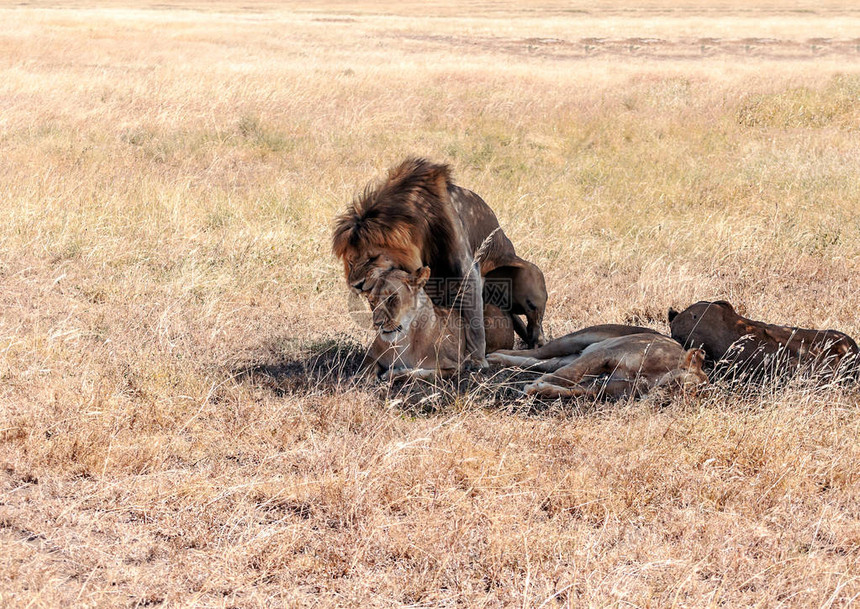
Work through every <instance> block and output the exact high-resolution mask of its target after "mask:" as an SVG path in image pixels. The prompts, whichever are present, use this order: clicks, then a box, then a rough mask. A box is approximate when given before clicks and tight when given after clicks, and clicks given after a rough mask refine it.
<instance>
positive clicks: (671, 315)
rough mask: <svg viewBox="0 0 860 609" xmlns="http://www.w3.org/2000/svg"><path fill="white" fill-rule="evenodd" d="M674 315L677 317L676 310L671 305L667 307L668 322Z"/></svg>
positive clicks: (670, 321)
mask: <svg viewBox="0 0 860 609" xmlns="http://www.w3.org/2000/svg"><path fill="white" fill-rule="evenodd" d="M676 317H678V312H677V311H676V310H675V309H673V308H672V307H669V323H672V321H673V320H674V319H675V318H676Z"/></svg>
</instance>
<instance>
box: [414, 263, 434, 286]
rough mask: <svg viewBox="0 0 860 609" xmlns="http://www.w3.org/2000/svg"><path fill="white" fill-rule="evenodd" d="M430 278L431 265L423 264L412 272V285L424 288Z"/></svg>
mask: <svg viewBox="0 0 860 609" xmlns="http://www.w3.org/2000/svg"><path fill="white" fill-rule="evenodd" d="M428 279H430V267H429V266H422V267H421V268H420V269H418V270H417V271H415V272H414V273H412V282H411V283H412V285H413V286H415V287H416V288H423V287H424V286H425V285H426V283H427V280H428Z"/></svg>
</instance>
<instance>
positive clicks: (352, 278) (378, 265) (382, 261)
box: [343, 248, 397, 293]
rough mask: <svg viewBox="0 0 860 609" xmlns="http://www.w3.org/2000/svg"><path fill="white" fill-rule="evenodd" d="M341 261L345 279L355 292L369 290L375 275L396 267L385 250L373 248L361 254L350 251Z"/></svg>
mask: <svg viewBox="0 0 860 609" xmlns="http://www.w3.org/2000/svg"><path fill="white" fill-rule="evenodd" d="M343 263H344V273H345V274H346V281H347V283H348V284H349V287H350V288H351V289H353V290H355V291H356V292H357V293H363V292H367V291H369V290H370V286H371V285H372V284H373V282H374V278H375V277H378V276H379V275H381V274H383V273H384V272H385V271H388V270H391V269H393V268H395V267H397V264H395V261H394V260H393V259H392V258H391V257H390V256H389V255H388V253H387V252H386V251H385V250H382V249H375V248H369V249H368V250H367V251H365V252H363V253H361V254H359V253H358V252H350V255H347V256H346V257H344V262H343Z"/></svg>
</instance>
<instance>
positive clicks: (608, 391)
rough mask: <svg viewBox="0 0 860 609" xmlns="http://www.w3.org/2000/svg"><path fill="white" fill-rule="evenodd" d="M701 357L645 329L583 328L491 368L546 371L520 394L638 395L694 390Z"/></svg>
mask: <svg viewBox="0 0 860 609" xmlns="http://www.w3.org/2000/svg"><path fill="white" fill-rule="evenodd" d="M704 357H705V354H704V353H703V352H702V351H701V350H700V349H690V350H689V351H685V350H684V349H683V348H682V347H681V346H680V345H679V344H678V343H677V342H675V341H674V340H672V339H671V338H669V337H668V336H663V335H662V334H658V333H657V332H655V331H654V330H650V329H648V328H639V327H636V326H620V325H614V324H607V325H602V326H594V327H591V328H585V329H583V330H579V331H578V332H574V333H572V334H568V335H567V336H563V337H561V338H559V339H556V340H553V341H550V342H549V343H547V344H546V345H544V346H543V347H541V348H539V349H529V350H525V351H499V352H497V353H493V354H492V355H489V356H487V359H488V361H489V362H490V363H491V364H498V365H503V366H518V367H523V368H530V369H536V370H540V371H541V372H547V373H548V374H545V375H543V376H542V377H541V378H539V379H538V380H536V381H535V382H534V383H531V384H530V385H527V386H526V388H525V392H526V393H527V394H529V395H538V396H540V397H544V398H563V397H579V396H589V397H592V398H598V397H601V398H604V397H605V398H620V397H624V396H633V397H638V396H642V395H644V394H646V393H648V391H650V390H651V389H653V388H655V387H667V388H669V389H670V390H673V391H675V390H684V391H689V390H695V388H697V387H698V386H699V385H703V384H705V383H707V382H708V377H707V375H706V374H705V373H704V372H702V362H703V361H704Z"/></svg>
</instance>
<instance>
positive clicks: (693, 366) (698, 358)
mask: <svg viewBox="0 0 860 609" xmlns="http://www.w3.org/2000/svg"><path fill="white" fill-rule="evenodd" d="M704 363H705V352H704V351H702V350H701V349H690V350H689V351H687V353H686V354H685V356H684V368H686V369H687V370H691V371H693V370H701V369H702V364H704Z"/></svg>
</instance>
